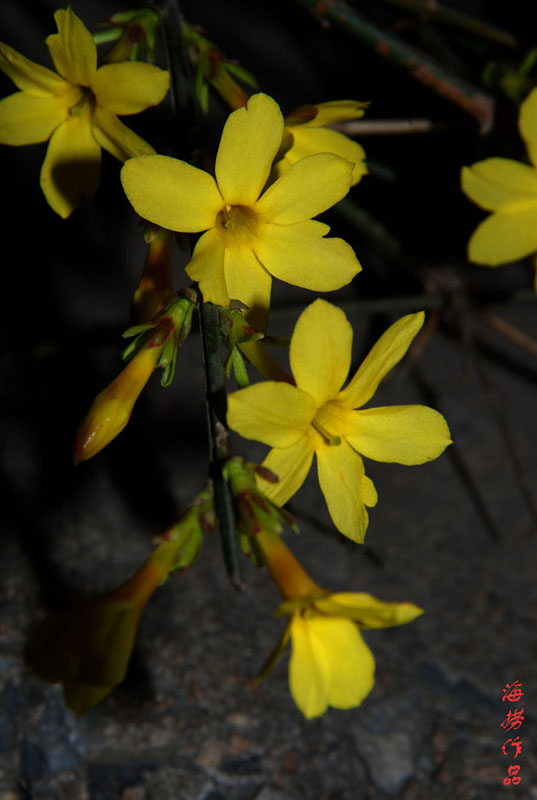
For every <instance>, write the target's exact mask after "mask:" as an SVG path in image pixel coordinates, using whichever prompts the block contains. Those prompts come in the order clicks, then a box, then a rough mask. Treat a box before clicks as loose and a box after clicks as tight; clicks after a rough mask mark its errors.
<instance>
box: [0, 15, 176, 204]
mask: <svg viewBox="0 0 537 800" xmlns="http://www.w3.org/2000/svg"><path fill="white" fill-rule="evenodd" d="M54 19H55V20H56V24H57V27H58V33H56V34H53V35H51V36H49V37H48V38H47V46H48V48H49V51H50V55H51V58H52V61H53V63H54V66H55V68H56V71H57V72H53V71H52V70H50V69H47V68H46V67H42V66H40V65H39V64H35V63H34V62H33V61H30V60H29V59H27V58H25V57H24V56H23V55H21V54H20V53H17V52H16V50H13V48H11V47H9V46H8V45H7V44H2V43H0V69H1V70H2V71H3V72H5V73H6V75H8V77H9V78H11V80H12V81H13V82H14V83H15V84H16V86H17V87H18V88H19V89H20V90H21V91H20V92H16V93H15V94H12V95H10V96H9V97H6V98H5V99H4V100H2V101H1V102H0V143H2V144H9V145H23V144H35V143H37V142H44V141H46V140H47V139H50V142H49V145H48V149H47V155H46V157H45V160H44V162H43V166H42V168H41V188H42V190H43V193H44V195H45V197H46V199H47V202H48V204H49V205H50V206H51V208H53V209H54V211H56V213H57V214H59V215H60V216H61V217H63V218H64V219H65V218H66V217H68V216H69V215H70V214H71V212H72V211H73V210H74V209H75V208H76V207H77V206H78V205H79V204H80V202H81V199H82V198H85V199H86V200H91V199H92V198H93V196H94V194H95V192H96V190H97V186H98V184H99V171H100V162H101V147H104V149H105V150H108V152H109V153H111V154H112V155H113V156H115V158H118V159H119V160H120V161H125V160H126V159H128V158H131V157H132V156H139V155H143V154H147V153H153V152H154V150H153V148H152V147H151V145H149V144H148V143H147V142H145V141H144V140H143V139H141V138H140V137H139V136H137V135H136V134H135V133H133V131H131V130H130V129H129V128H127V127H126V126H125V125H123V123H122V122H120V121H119V120H118V118H117V116H116V115H117V114H120V115H123V114H137V113H138V112H139V111H143V110H144V109H145V108H148V106H152V105H155V104H157V103H160V101H161V100H162V99H163V97H164V95H165V94H166V92H167V91H168V85H169V75H168V73H167V72H165V71H164V70H161V69H159V68H158V67H155V66H153V65H152V64H141V63H136V62H128V63H127V62H125V63H119V64H106V65H104V66H102V67H100V68H99V69H97V48H96V46H95V43H94V41H93V39H92V36H91V34H90V32H89V31H88V29H87V28H86V27H85V25H84V24H83V23H82V21H81V20H80V19H79V18H78V17H77V16H76V14H75V13H74V12H73V11H72V10H71V8H67V9H60V10H59V11H56V13H55V14H54Z"/></svg>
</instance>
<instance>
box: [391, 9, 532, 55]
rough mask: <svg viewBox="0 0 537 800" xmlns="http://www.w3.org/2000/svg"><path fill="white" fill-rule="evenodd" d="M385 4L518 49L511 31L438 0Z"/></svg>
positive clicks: (516, 41)
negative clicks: (442, 4)
mask: <svg viewBox="0 0 537 800" xmlns="http://www.w3.org/2000/svg"><path fill="white" fill-rule="evenodd" d="M383 2H387V3H390V4H391V5H395V6H399V7H400V8H404V9H405V10H407V11H411V12H412V13H414V14H419V16H421V17H424V18H427V19H429V18H430V19H432V20H433V21H434V22H437V21H438V22H442V23H445V24H446V25H452V26H454V27H457V28H462V29H463V30H465V31H468V32H469V33H473V34H475V35H476V36H481V37H482V38H483V39H489V40H490V41H492V42H498V44H503V45H505V46H506V47H518V40H517V38H516V36H514V34H512V33H510V31H506V30H504V29H503V28H497V27H496V26H495V25H490V24H489V23H488V22H483V20H481V19H477V18H476V17H471V16H470V15H469V14H465V13H464V12H463V11H458V10H457V9H455V8H448V7H447V6H441V5H440V3H438V2H437V0H383Z"/></svg>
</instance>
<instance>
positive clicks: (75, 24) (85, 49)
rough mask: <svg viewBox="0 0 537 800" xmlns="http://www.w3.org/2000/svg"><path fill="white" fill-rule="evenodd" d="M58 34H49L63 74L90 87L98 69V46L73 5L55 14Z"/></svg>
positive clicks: (67, 78)
mask: <svg viewBox="0 0 537 800" xmlns="http://www.w3.org/2000/svg"><path fill="white" fill-rule="evenodd" d="M54 19H55V21H56V25H57V27H58V33H53V34H52V35H51V36H47V39H46V42H47V47H48V49H49V52H50V57H51V58H52V61H53V62H54V66H55V67H56V69H57V71H58V72H59V73H60V75H61V76H62V77H63V78H65V80H67V81H69V83H74V84H77V85H79V86H90V85H91V82H92V80H93V78H94V76H95V71H96V69H97V47H96V46H95V42H94V41H93V37H92V35H91V33H90V32H89V31H88V29H87V28H86V26H85V25H84V23H83V22H82V20H81V19H79V18H78V17H77V15H76V14H75V13H74V11H73V10H72V9H71V7H69V8H66V9H63V8H60V9H59V10H58V11H56V13H55V14H54Z"/></svg>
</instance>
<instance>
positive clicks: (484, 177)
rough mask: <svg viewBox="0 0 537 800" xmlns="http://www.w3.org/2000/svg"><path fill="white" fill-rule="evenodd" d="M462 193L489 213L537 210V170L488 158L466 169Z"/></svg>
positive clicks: (502, 159)
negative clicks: (531, 207) (520, 208)
mask: <svg viewBox="0 0 537 800" xmlns="http://www.w3.org/2000/svg"><path fill="white" fill-rule="evenodd" d="M461 180H462V190H463V192H465V194H467V195H468V197H469V198H470V199H471V200H473V201H474V203H477V205H478V206H481V208H484V209H486V210H487V211H502V210H504V211H510V210H515V209H516V208H518V207H522V208H523V207H525V206H527V205H528V204H533V205H534V206H537V170H536V169H534V168H533V167H528V165H527V164H520V163H519V162H518V161H511V160H510V159H508V158H487V159H485V161H478V162H477V164H473V165H472V166H471V167H463V169H462V173H461Z"/></svg>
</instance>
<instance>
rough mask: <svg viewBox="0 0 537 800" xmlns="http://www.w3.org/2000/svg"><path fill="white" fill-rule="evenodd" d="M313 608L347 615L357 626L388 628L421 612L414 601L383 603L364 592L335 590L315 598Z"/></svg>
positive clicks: (401, 623)
mask: <svg viewBox="0 0 537 800" xmlns="http://www.w3.org/2000/svg"><path fill="white" fill-rule="evenodd" d="M315 608H317V609H319V611H322V612H323V613H325V614H337V613H338V609H341V611H340V613H342V614H344V615H345V616H347V615H349V617H350V619H352V620H354V622H356V624H357V625H358V627H359V628H363V629H365V630H370V629H373V628H390V627H392V626H393V625H404V624H405V623H407V622H412V620H414V619H416V617H419V616H420V615H421V614H423V609H422V608H419V606H416V605H414V603H385V602H384V601H383V600H378V599H377V598H376V597H373V595H371V594H367V593H365V592H336V593H334V594H331V595H330V596H329V597H328V598H326V599H321V600H316V601H315Z"/></svg>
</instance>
